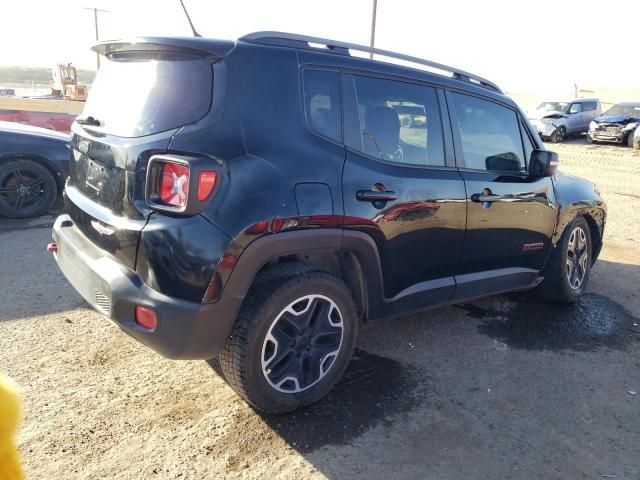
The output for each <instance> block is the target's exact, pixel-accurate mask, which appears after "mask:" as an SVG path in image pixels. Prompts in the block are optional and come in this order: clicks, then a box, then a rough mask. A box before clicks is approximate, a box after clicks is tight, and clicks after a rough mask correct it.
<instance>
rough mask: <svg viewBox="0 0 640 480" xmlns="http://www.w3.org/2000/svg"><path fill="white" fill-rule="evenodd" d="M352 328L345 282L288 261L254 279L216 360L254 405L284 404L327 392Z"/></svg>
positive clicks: (351, 344)
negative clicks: (289, 264) (280, 272)
mask: <svg viewBox="0 0 640 480" xmlns="http://www.w3.org/2000/svg"><path fill="white" fill-rule="evenodd" d="M265 278H268V280H265ZM357 336H358V317H357V313H356V307H355V304H354V301H353V298H352V296H351V292H350V291H349V289H348V288H347V286H346V285H345V284H344V283H343V282H342V281H341V280H339V279H338V278H336V277H334V276H333V275H330V274H328V273H325V272H320V271H309V268H308V267H305V266H300V267H299V268H297V269H293V270H292V269H291V268H290V267H289V268H288V270H287V272H286V274H285V275H282V276H280V275H276V276H275V278H274V275H273V274H272V273H269V272H267V274H266V275H265V276H263V277H262V278H258V279H257V281H256V284H255V285H254V286H253V287H252V289H251V291H250V292H249V294H248V296H247V298H246V299H245V303H244V305H243V307H242V309H241V312H240V314H239V315H238V319H237V320H236V324H235V326H234V330H233V333H232V336H231V337H230V338H229V340H228V341H227V344H226V346H225V348H224V350H223V351H222V352H221V353H220V355H219V361H220V366H221V369H222V372H223V374H224V376H225V378H226V380H227V381H228V382H229V384H230V385H231V386H232V387H233V388H234V390H236V392H238V393H239V394H240V395H241V396H242V397H243V398H244V399H245V400H246V401H247V402H249V403H250V404H251V405H253V406H254V407H255V408H257V409H259V410H262V411H265V412H269V413H284V412H290V411H293V410H295V409H296V408H298V407H301V406H304V405H309V404H311V403H314V402H316V401H317V400H319V399H320V398H322V397H323V396H325V395H326V394H327V393H328V392H329V390H330V389H331V388H332V387H333V385H334V384H335V383H336V382H337V381H338V380H339V379H340V377H342V374H343V373H344V370H345V369H346V367H347V365H348V363H349V360H350V358H351V355H352V354H353V350H354V348H355V342H356V338H357Z"/></svg>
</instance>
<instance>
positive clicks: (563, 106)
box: [537, 102, 569, 113]
mask: <svg viewBox="0 0 640 480" xmlns="http://www.w3.org/2000/svg"><path fill="white" fill-rule="evenodd" d="M568 106H569V104H568V103H567V102H542V103H541V104H540V105H538V108H537V110H542V111H543V112H561V113H565V112H566V111H567V107H568Z"/></svg>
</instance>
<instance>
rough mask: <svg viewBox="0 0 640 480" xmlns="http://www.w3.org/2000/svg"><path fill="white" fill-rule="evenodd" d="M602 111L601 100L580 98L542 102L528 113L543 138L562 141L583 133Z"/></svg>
mask: <svg viewBox="0 0 640 480" xmlns="http://www.w3.org/2000/svg"><path fill="white" fill-rule="evenodd" d="M601 113H602V107H601V106H600V100H598V99H597V98H580V99H576V100H573V101H570V102H542V103H541V104H540V105H538V108H536V109H535V110H534V111H532V112H529V114H528V115H527V116H528V117H529V121H530V122H531V124H532V125H533V127H534V128H535V129H536V130H537V131H538V134H539V135H540V137H542V139H543V140H551V141H552V142H554V143H556V142H562V141H563V140H564V139H565V138H567V135H573V134H576V133H583V132H586V131H587V130H588V129H589V123H591V121H592V120H594V119H595V118H596V117H598V116H600V114H601Z"/></svg>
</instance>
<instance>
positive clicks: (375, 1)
mask: <svg viewBox="0 0 640 480" xmlns="http://www.w3.org/2000/svg"><path fill="white" fill-rule="evenodd" d="M376 10H378V0H373V11H372V12H371V41H370V42H369V46H370V47H371V48H373V47H374V45H375V42H376ZM369 58H371V59H373V52H371V53H369Z"/></svg>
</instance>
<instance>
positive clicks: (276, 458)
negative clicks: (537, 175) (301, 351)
mask: <svg viewBox="0 0 640 480" xmlns="http://www.w3.org/2000/svg"><path fill="white" fill-rule="evenodd" d="M550 148H553V149H555V150H557V151H558V152H559V153H560V154H561V162H562V167H561V168H562V170H564V171H565V172H568V173H572V174H576V175H579V176H583V177H586V178H589V179H592V180H594V181H595V182H597V184H598V186H599V187H600V189H601V191H602V194H603V196H604V197H605V199H606V200H607V202H608V204H609V211H610V216H609V219H608V223H607V229H606V238H605V248H604V250H603V252H602V255H601V258H600V260H599V261H598V263H597V264H596V267H595V269H594V271H593V273H592V276H591V283H590V288H589V293H588V294H587V295H585V297H584V298H583V299H582V301H581V302H580V303H578V304H577V305H575V306H573V307H562V306H557V305H551V304H545V303H541V302H540V301H539V300H537V299H536V297H535V296H534V295H532V294H518V295H506V296H499V297H494V298H490V299H485V300H482V301H479V302H475V303H473V304H467V305H460V306H453V307H447V308H442V309H439V310H435V311H432V312H429V313H426V314H422V315H416V316H410V317H404V318H400V319H397V320H393V321H388V322H379V323H378V322H376V323H373V324H370V325H368V326H366V327H365V328H364V329H363V331H362V332H361V338H360V341H359V344H358V351H357V354H356V356H355V358H354V360H353V361H352V364H351V366H350V368H349V371H348V374H347V376H346V378H345V379H344V381H342V382H341V384H340V385H338V387H337V388H335V390H334V391H333V392H332V393H331V394H330V396H329V397H328V398H326V399H325V400H324V401H322V402H321V403H320V404H318V405H316V406H313V407H311V408H309V409H306V410H304V411H301V412H299V413H296V414H294V415H289V416H285V417H270V416H265V415H260V414H258V413H256V412H254V411H253V410H251V409H250V408H249V407H247V405H246V404H244V403H243V402H242V401H240V400H239V398H238V397H237V396H236V395H235V394H234V393H233V392H232V391H231V389H230V388H229V387H228V386H227V385H226V384H225V382H224V381H223V380H222V379H221V378H220V377H219V376H218V375H217V374H216V373H215V371H214V369H213V368H212V367H211V366H209V365H208V364H207V363H205V362H174V361H170V360H165V359H163V358H161V357H160V356H158V355H157V354H155V353H154V352H152V351H151V350H149V349H147V348H145V347H143V346H141V345H139V344H138V343H136V342H135V341H133V340H132V339H130V338H129V337H128V336H126V335H125V334H123V333H121V332H120V331H119V330H118V329H117V328H116V327H114V326H113V325H111V324H110V323H109V322H108V321H107V320H105V319H104V318H102V317H101V316H100V315H98V314H97V313H95V312H94V311H92V310H90V309H88V308H86V307H85V304H84V302H83V301H82V300H81V298H80V297H79V296H78V295H77V294H76V293H75V291H73V290H72V289H71V287H69V286H68V284H67V283H66V281H65V280H64V278H63V277H62V275H61V274H60V273H59V271H58V269H57V268H56V265H55V263H54V261H53V259H52V258H51V257H50V256H49V255H48V254H47V253H46V252H45V250H44V247H45V245H46V243H47V242H48V241H49V238H50V224H51V221H52V219H51V218H44V219H42V218H41V219H38V220H36V221H30V222H10V221H7V220H0V255H1V258H2V259H3V260H2V267H1V270H0V271H1V274H0V370H2V371H4V372H5V373H7V374H9V375H11V376H12V377H13V378H14V379H15V380H16V381H17V382H18V384H19V385H20V386H21V389H22V394H23V397H24V403H25V418H24V422H23V424H22V428H21V430H20V434H19V439H18V440H19V448H20V451H21V454H22V457H23V461H24V465H25V468H26V470H27V473H28V475H29V478H32V479H47V480H49V479H63V478H64V479H71V478H73V479H75V478H79V479H98V478H113V479H116V478H117V479H156V478H158V479H176V478H180V479H214V478H216V479H217V478H255V479H257V478H270V477H271V478H325V477H326V478H332V479H334V478H335V479H338V478H368V479H378V478H380V479H389V478H394V479H395V478H434V479H460V478H474V479H480V478H491V479H496V478H510V479H516V478H518V479H519V478H522V479H532V478H541V479H542V478H544V479H550V478H562V479H578V478H589V479H592V478H593V479H596V478H603V477H604V478H617V479H638V478H640V393H638V394H633V393H632V392H640V333H635V332H634V330H635V328H636V327H634V323H635V324H638V323H640V320H639V319H640V297H639V292H638V285H640V243H639V238H640V153H639V152H634V151H632V150H631V149H629V148H625V147H617V146H591V145H586V144H584V141H583V139H575V140H573V141H571V142H569V143H566V144H562V145H553V146H550Z"/></svg>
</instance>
